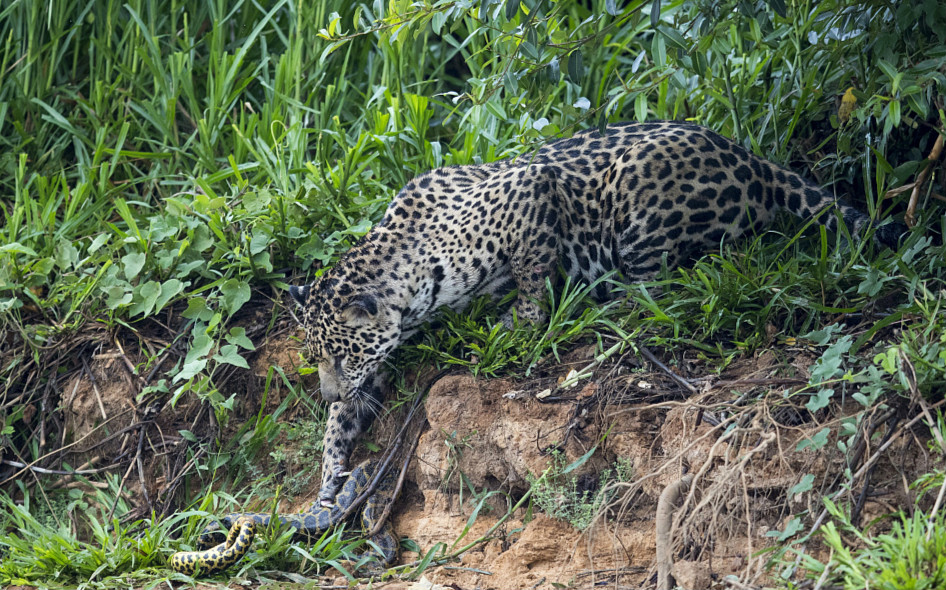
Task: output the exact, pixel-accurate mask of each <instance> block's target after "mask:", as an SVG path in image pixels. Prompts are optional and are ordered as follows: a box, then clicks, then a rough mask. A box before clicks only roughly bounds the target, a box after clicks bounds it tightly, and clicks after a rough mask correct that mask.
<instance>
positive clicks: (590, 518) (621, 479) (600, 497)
mask: <svg viewBox="0 0 946 590" xmlns="http://www.w3.org/2000/svg"><path fill="white" fill-rule="evenodd" d="M566 463H567V461H566V459H565V455H564V453H562V452H561V451H553V453H552V456H551V465H550V466H549V470H548V471H547V472H546V473H544V474H543V476H542V477H535V476H529V478H528V479H529V483H530V484H531V486H532V487H531V493H532V501H533V502H534V503H535V505H536V506H538V507H539V508H540V509H541V510H542V512H544V513H545V514H547V515H549V516H550V517H552V518H555V519H558V520H561V521H564V522H567V523H568V524H570V525H572V526H573V527H575V529H576V530H578V531H584V530H585V529H587V528H588V527H589V526H591V524H592V523H594V522H595V520H596V519H597V518H598V516H599V515H600V513H601V511H602V510H604V509H605V507H606V506H608V505H609V504H610V503H611V502H612V501H613V500H614V499H615V497H616V496H617V493H618V489H617V488H618V487H619V486H617V485H615V484H621V483H629V482H631V481H633V480H634V469H633V466H632V465H631V460H630V459H628V458H624V457H622V458H619V459H618V460H617V462H616V463H615V464H614V465H613V466H612V467H611V468H608V469H605V470H603V471H602V472H601V474H600V475H599V476H598V478H597V479H594V478H590V476H582V477H578V476H577V475H575V474H573V473H570V472H569V470H568V465H567V464H566Z"/></svg>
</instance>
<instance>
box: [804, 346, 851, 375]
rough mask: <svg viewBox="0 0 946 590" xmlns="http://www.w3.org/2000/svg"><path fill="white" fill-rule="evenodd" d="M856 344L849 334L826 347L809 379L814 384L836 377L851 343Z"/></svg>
mask: <svg viewBox="0 0 946 590" xmlns="http://www.w3.org/2000/svg"><path fill="white" fill-rule="evenodd" d="M852 344H854V342H853V337H852V336H851V335H850V334H848V335H845V336H842V337H841V338H839V339H838V341H837V342H835V343H834V344H832V345H831V346H829V347H828V348H826V349H825V351H824V352H823V353H821V358H819V359H818V360H817V361H816V362H815V365H814V367H813V368H812V370H811V378H810V379H809V380H808V382H809V383H811V384H812V385H816V384H818V383H823V382H825V381H828V380H829V379H834V378H836V377H837V376H838V374H839V373H840V372H841V365H842V363H843V362H844V358H845V356H846V355H847V353H848V351H849V350H851V345H852Z"/></svg>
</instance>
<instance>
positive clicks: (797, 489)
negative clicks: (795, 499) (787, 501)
mask: <svg viewBox="0 0 946 590" xmlns="http://www.w3.org/2000/svg"><path fill="white" fill-rule="evenodd" d="M814 481H815V476H814V475H812V474H810V473H806V474H805V475H804V477H802V478H801V481H800V482H798V483H797V484H795V485H794V486H792V489H790V490H788V497H789V498H791V497H792V496H794V495H795V494H803V493H805V492H807V491H810V490H811V489H812V488H813V487H814V486H813V485H812V484H813V483H814Z"/></svg>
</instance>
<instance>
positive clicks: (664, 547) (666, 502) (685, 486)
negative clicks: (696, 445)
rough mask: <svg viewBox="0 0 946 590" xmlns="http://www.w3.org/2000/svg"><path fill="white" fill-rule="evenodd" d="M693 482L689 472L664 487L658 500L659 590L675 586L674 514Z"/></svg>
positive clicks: (667, 589)
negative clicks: (672, 569) (673, 569)
mask: <svg viewBox="0 0 946 590" xmlns="http://www.w3.org/2000/svg"><path fill="white" fill-rule="evenodd" d="M692 484H693V474H692V473H688V474H686V475H684V476H683V477H681V478H680V479H678V480H676V481H675V482H673V483H671V484H670V485H668V486H667V487H666V488H664V491H663V493H661V494H660V499H658V500H657V516H656V525H657V535H656V543H657V590H670V589H671V588H672V587H673V576H671V575H670V568H671V567H673V514H674V511H676V509H677V507H678V506H679V504H680V501H681V500H682V499H683V497H684V496H685V495H686V493H687V492H688V491H689V489H690V486H691V485H692Z"/></svg>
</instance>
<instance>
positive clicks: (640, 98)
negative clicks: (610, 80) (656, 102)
mask: <svg viewBox="0 0 946 590" xmlns="http://www.w3.org/2000/svg"><path fill="white" fill-rule="evenodd" d="M634 116H636V117H637V120H638V121H640V122H641V123H643V122H644V121H646V120H647V95H646V94H644V93H643V92H641V93H640V94H638V95H637V98H635V99H634Z"/></svg>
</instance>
